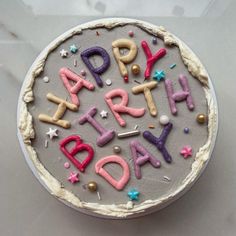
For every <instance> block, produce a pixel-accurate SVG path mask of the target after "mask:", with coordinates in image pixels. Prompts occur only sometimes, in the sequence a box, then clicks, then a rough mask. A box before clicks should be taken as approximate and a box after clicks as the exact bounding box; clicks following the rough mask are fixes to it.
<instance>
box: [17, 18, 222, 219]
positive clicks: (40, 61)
mask: <svg viewBox="0 0 236 236" xmlns="http://www.w3.org/2000/svg"><path fill="white" fill-rule="evenodd" d="M18 128H19V129H18V130H19V132H18V134H19V140H20V143H21V147H22V150H23V152H24V155H25V157H26V160H27V162H28V164H29V166H30V168H31V170H32V171H33V173H34V174H35V176H36V177H37V178H38V179H39V180H40V182H41V183H42V184H43V185H44V186H45V187H46V188H47V189H48V191H49V192H50V193H51V194H52V195H53V196H55V197H56V198H58V199H59V200H61V201H63V202H64V203H65V204H67V205H69V206H71V207H73V208H75V209H78V210H79V211H81V212H84V213H87V214H91V215H95V216H99V217H106V218H132V217H138V216H141V215H145V214H148V213H151V212H153V211H156V210H159V209H161V208H163V207H165V206H167V205H168V204H170V203H171V202H173V201H174V200H176V199H178V198H179V197H180V196H181V195H183V193H184V192H186V191H187V190H188V189H189V188H190V187H191V186H192V185H193V183H194V182H195V181H196V180H197V178H198V177H199V176H200V174H201V173H202V171H203V169H204V168H205V166H206V164H207V162H208V160H209V158H210V155H211V151H212V149H213V146H214V142H215V137H216V132H217V105H216V100H215V96H214V91H213V88H212V84H211V82H210V79H209V77H208V74H207V72H206V70H205V68H204V67H203V65H202V64H201V62H200V60H199V59H198V58H197V57H196V55H195V54H194V53H193V52H192V51H191V50H190V49H189V48H188V47H187V46H186V45H185V44H184V43H183V42H182V41H181V40H180V39H178V38H177V37H176V36H174V35H173V34H171V33H170V32H168V31H166V30H165V28H164V27H158V26H155V25H152V24H149V23H146V22H143V21H139V20H132V19H101V20H98V21H93V22H89V23H86V24H83V25H79V26H77V27H75V28H73V29H71V30H69V31H67V32H66V33H64V34H63V35H61V36H59V37H58V38H57V39H56V40H54V41H53V42H52V43H50V44H49V45H48V46H47V47H46V48H45V49H44V50H43V51H42V52H41V54H40V55H39V56H38V58H37V59H36V60H35V62H34V63H33V65H32V66H31V68H30V70H29V72H28V74H27V75H26V78H25V81H24V84H23V86H22V90H21V94H20V98H19V105H18Z"/></svg>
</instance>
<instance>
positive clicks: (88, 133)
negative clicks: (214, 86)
mask: <svg viewBox="0 0 236 236" xmlns="http://www.w3.org/2000/svg"><path fill="white" fill-rule="evenodd" d="M130 30H132V31H133V32H134V37H133V38H132V40H133V41H134V42H135V43H136V44H137V46H138V55H137V57H136V59H135V61H134V62H133V63H135V64H139V65H140V67H141V73H140V75H138V76H133V75H132V73H131V71H130V68H131V65H132V64H129V65H127V68H128V71H129V77H130V78H129V81H130V82H129V83H127V84H125V83H124V82H123V79H122V77H121V75H120V72H119V69H118V65H117V63H116V61H115V59H114V56H113V53H112V46H111V44H112V42H113V41H114V40H116V39H119V38H130V37H129V36H128V31H130ZM96 31H99V36H97V35H96ZM152 37H153V36H152V35H150V34H148V33H147V32H145V31H144V30H142V29H141V28H139V27H136V26H134V25H127V26H119V27H116V28H114V29H112V30H108V29H105V28H99V29H97V30H91V29H87V30H84V31H83V32H82V34H80V35H74V36H72V37H71V38H69V39H67V40H66V41H65V42H64V43H62V44H61V45H59V46H58V47H57V48H56V49H55V50H54V51H53V52H51V53H50V54H49V56H48V58H47V60H46V63H45V67H44V70H43V72H42V73H41V74H40V75H39V76H38V77H37V78H36V80H35V84H34V87H33V92H34V95H35V100H34V102H33V103H31V104H29V111H30V113H31V114H32V116H33V121H34V129H35V134H36V136H35V139H34V140H33V141H32V146H33V147H34V148H35V150H36V152H37V154H38V158H39V160H40V162H41V163H42V164H43V165H44V166H45V167H46V169H47V170H48V171H49V172H50V173H51V174H52V175H53V176H54V177H55V178H56V179H57V180H59V181H60V182H61V183H62V185H63V186H64V187H65V188H66V189H68V190H70V191H72V192H73V193H74V194H75V195H77V196H78V197H79V198H80V200H82V201H85V202H92V203H99V204H120V203H127V201H128V200H129V199H128V197H127V192H128V191H129V190H130V189H131V188H136V189H137V190H138V191H139V192H140V197H139V201H138V202H137V203H141V202H143V201H145V200H148V199H157V198H160V197H163V196H165V195H168V194H170V193H171V192H172V191H173V190H174V189H175V188H177V187H178V186H180V185H181V183H182V182H183V180H184V179H185V178H186V176H187V175H188V173H189V172H190V170H191V165H192V163H193V161H194V156H195V154H196V153H197V152H198V150H199V148H200V147H201V146H203V145H204V144H205V142H206V140H207V136H208V133H207V132H208V131H207V126H206V125H199V124H198V123H197V122H196V116H197V114H198V113H204V114H207V102H206V98H205V94H204V91H203V89H202V85H201V84H200V82H199V81H198V80H196V79H195V78H194V77H193V76H192V75H191V74H190V73H189V72H188V70H187V68H186V67H185V66H184V64H183V62H182V59H181V57H180V54H179V49H178V48H177V47H175V46H172V47H169V46H166V45H164V44H163V41H162V40H161V39H158V43H157V44H156V45H154V44H152ZM142 40H146V41H147V42H148V44H149V46H150V48H151V51H152V52H153V53H154V52H156V51H157V50H158V49H160V48H161V47H164V48H166V50H167V54H166V55H165V56H164V57H163V58H162V59H160V60H159V61H158V62H157V63H155V65H154V67H153V69H152V74H153V73H154V71H155V70H156V69H158V70H164V71H165V73H166V78H168V79H171V80H172V81H173V85H174V89H175V91H177V90H180V89H181V87H180V84H179V82H178V76H179V74H184V75H186V76H187V78H188V82H189V86H190V88H191V93H192V96H193V100H194V103H195V109H194V111H189V110H188V108H187V106H186V102H185V101H184V102H180V103H178V104H177V108H178V115H177V116H173V115H172V114H171V112H170V108H169V104H168V100H167V94H166V91H165V87H164V82H160V83H158V86H157V88H155V89H153V90H152V95H153V98H154V101H155V104H156V106H157V109H158V116H157V117H155V118H154V117H152V116H151V115H150V114H149V112H148V109H147V104H146V101H145V98H144V95H143V94H138V95H134V94H132V92H131V89H132V87H134V86H137V85H138V84H137V83H136V82H135V81H134V80H137V81H139V82H140V83H143V80H144V77H143V73H144V70H145V63H146V57H145V54H144V52H143V49H142V48H141V41H142ZM72 44H75V45H77V46H78V47H79V51H78V52H77V53H76V54H71V53H69V56H68V57H67V58H61V56H60V54H59V52H60V50H61V49H65V50H68V51H69V46H70V45H72ZM91 46H100V47H103V48H104V49H105V50H106V51H107V52H108V53H109V55H110V59H111V64H110V67H109V69H108V70H107V71H106V72H105V73H103V74H102V76H101V77H102V80H103V81H104V82H105V80H106V79H110V80H111V81H112V85H111V86H106V84H105V83H104V86H103V88H100V87H98V86H97V85H96V83H95V80H94V78H93V76H92V75H91V74H90V72H89V71H88V69H87V68H86V66H85V64H84V63H83V61H82V60H81V58H80V53H81V52H82V51H84V50H85V49H87V48H89V47H91ZM123 53H126V50H123ZM74 59H76V60H77V66H76V67H75V66H74V65H73V64H74ZM91 62H92V63H93V64H94V65H97V66H98V65H100V64H101V63H102V61H101V58H100V57H98V56H94V57H92V58H91ZM173 63H176V67H175V68H173V69H170V65H171V64H173ZM62 67H68V68H70V69H71V70H72V71H74V72H76V73H78V74H79V73H80V71H81V70H82V69H83V70H86V71H87V75H86V80H88V81H90V82H92V83H93V84H94V85H95V90H94V91H88V90H87V89H85V88H84V89H82V90H81V91H80V92H79V94H78V97H79V100H80V107H79V111H78V112H72V111H69V110H67V112H66V114H65V115H64V117H63V119H66V120H69V121H71V123H72V126H71V128H70V129H63V128H61V127H58V126H55V125H52V124H47V123H43V122H41V121H39V120H38V115H39V114H41V113H44V114H48V115H53V113H54V112H55V110H56V108H57V105H56V104H54V103H52V102H49V101H48V100H47V98H46V95H47V93H49V92H51V93H53V94H54V95H56V96H58V97H61V98H63V99H67V100H68V101H70V99H69V94H68V91H67V90H66V88H65V87H64V85H63V83H62V80H61V79H60V76H59V70H60V68H62ZM44 76H47V77H48V78H49V83H45V82H44V81H43V78H44ZM115 88H123V89H125V90H126V91H127V92H128V94H129V104H128V105H129V106H131V107H136V108H141V107H144V108H146V109H147V110H146V113H145V115H144V116H143V117H141V118H134V117H131V116H129V115H122V117H123V118H124V119H125V120H126V122H127V125H126V127H125V128H122V127H120V126H119V124H118V123H117V121H116V120H115V118H114V116H113V115H112V113H111V112H110V110H109V108H108V106H107V105H106V103H105V101H104V95H105V94H106V93H107V92H108V91H110V90H112V89H115ZM117 102H118V100H117ZM92 106H95V107H96V108H97V109H98V113H97V114H96V116H95V118H96V119H97V120H98V121H99V122H100V123H101V124H102V125H103V126H104V127H106V128H108V129H110V128H113V129H114V130H115V131H116V133H118V132H122V131H128V130H132V129H134V126H135V125H138V127H139V130H140V131H141V133H142V132H143V131H145V130H149V128H148V126H149V125H154V126H155V129H150V131H151V132H152V133H153V134H154V135H155V136H159V135H160V133H161V131H162V129H163V126H161V125H160V123H159V122H158V120H159V118H160V116H161V115H167V116H168V117H169V118H170V120H171V122H172V123H173V129H172V131H171V133H170V134H169V136H168V138H167V142H166V147H167V149H168V151H169V153H170V154H171V156H172V158H173V162H172V163H171V164H168V163H166V162H165V161H164V159H163V157H162V155H161V153H160V152H159V151H158V150H157V149H156V147H154V145H152V144H150V143H148V142H147V141H146V140H145V139H144V138H143V137H142V135H139V136H136V137H130V138H125V139H122V140H121V139H118V138H117V137H115V138H114V139H113V140H112V141H111V142H109V143H108V144H107V145H105V146H104V147H98V146H97V145H96V138H97V136H98V133H97V131H96V130H95V129H94V128H93V127H92V126H91V125H89V124H88V123H86V124H84V125H80V124H79V123H78V118H79V117H80V116H81V115H82V114H84V113H85V112H86V111H87V110H88V109H89V108H90V107H92ZM101 110H106V111H108V118H107V119H102V118H101V117H100V115H99V113H100V112H101ZM49 127H52V128H58V130H59V132H58V134H59V137H58V138H55V139H53V140H49V144H48V147H47V148H45V140H46V139H48V137H47V135H46V132H47V131H48V129H49ZM184 127H188V128H189V129H190V132H189V134H185V133H184V132H183V129H184ZM72 134H77V135H79V136H81V137H82V139H83V140H84V142H85V143H88V144H90V145H91V146H92V147H93V149H94V151H95V155H94V159H93V161H92V162H91V163H90V164H89V166H88V167H87V168H86V171H85V173H79V178H80V182H78V183H77V184H74V185H73V184H71V183H70V182H69V181H68V180H67V178H68V175H69V173H70V172H71V171H76V172H78V170H77V169H76V168H75V167H74V166H73V165H72V163H71V167H70V168H69V169H65V168H64V163H65V162H66V161H68V159H67V158H66V156H64V154H63V153H62V152H61V151H60V149H59V141H60V140H61V139H63V138H65V137H67V136H69V135H72ZM133 139H137V140H139V142H140V143H142V144H143V145H144V146H145V147H146V148H147V149H148V150H149V151H150V152H151V153H152V154H153V155H154V156H155V157H156V158H157V159H159V160H160V161H161V164H162V166H161V168H159V169H156V168H153V167H152V166H151V165H150V164H148V163H147V164H145V165H144V166H143V167H142V168H141V169H142V170H141V171H142V178H141V179H140V180H138V179H136V177H135V175H134V166H133V162H132V159H131V151H130V148H129V142H130V141H131V140H133ZM114 145H119V146H120V147H121V149H122V151H121V153H120V154H119V155H120V156H122V157H123V158H124V159H125V160H126V161H127V162H128V163H129V167H130V171H131V178H130V180H129V182H128V184H127V185H126V187H125V188H124V189H123V190H122V191H117V190H116V189H115V188H113V187H112V186H111V185H110V184H109V183H108V182H107V181H106V180H104V179H103V178H102V177H101V176H99V175H97V174H96V173H95V169H94V166H95V164H96V162H97V161H98V160H99V159H101V158H102V157H105V156H108V155H112V154H113V146H114ZM185 145H190V146H191V147H192V148H193V157H191V158H188V159H184V158H183V157H182V156H181V155H180V150H181V148H182V147H183V146H185ZM85 156H86V153H85V154H84V153H80V154H79V155H78V157H77V158H78V159H79V160H83V158H84V157H85ZM105 169H106V170H107V171H108V172H109V173H110V174H111V175H112V176H114V177H115V178H119V176H121V175H122V173H121V172H122V171H121V168H120V167H119V166H118V165H117V164H109V165H107V166H106V167H105ZM165 176H167V177H168V178H169V179H170V181H168V180H166V179H165ZM89 181H96V182H97V184H98V191H99V193H100V196H101V199H100V200H99V199H98V196H97V194H96V193H91V192H89V191H88V190H87V189H86V188H84V187H83V186H84V185H86V184H87V183H88V182H89Z"/></svg>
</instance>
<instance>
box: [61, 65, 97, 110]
mask: <svg viewBox="0 0 236 236" xmlns="http://www.w3.org/2000/svg"><path fill="white" fill-rule="evenodd" d="M59 74H60V77H61V79H62V81H63V84H64V86H65V87H66V89H67V90H68V92H69V94H70V98H71V101H72V103H74V104H75V105H77V106H79V99H78V96H77V93H78V92H79V91H80V90H81V89H82V88H83V87H85V88H87V89H88V90H93V89H94V85H93V84H92V83H90V82H89V81H87V80H85V79H83V78H81V77H80V76H79V75H77V74H75V73H74V72H73V71H71V70H70V69H68V68H65V67H63V68H61V69H60V72H59ZM69 80H72V81H74V82H75V84H74V85H73V86H72V85H71V84H70V82H69Z"/></svg>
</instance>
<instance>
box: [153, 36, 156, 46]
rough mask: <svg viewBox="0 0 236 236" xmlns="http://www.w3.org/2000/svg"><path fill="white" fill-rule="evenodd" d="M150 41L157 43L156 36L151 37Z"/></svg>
mask: <svg viewBox="0 0 236 236" xmlns="http://www.w3.org/2000/svg"><path fill="white" fill-rule="evenodd" d="M152 43H153V44H154V45H156V44H157V38H155V37H153V38H152Z"/></svg>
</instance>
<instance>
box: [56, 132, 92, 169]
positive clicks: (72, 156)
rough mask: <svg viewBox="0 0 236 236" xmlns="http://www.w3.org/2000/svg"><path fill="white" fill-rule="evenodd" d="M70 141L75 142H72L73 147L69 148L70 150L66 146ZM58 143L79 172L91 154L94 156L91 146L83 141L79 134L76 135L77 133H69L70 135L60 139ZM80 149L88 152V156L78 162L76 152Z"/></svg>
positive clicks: (84, 166)
mask: <svg viewBox="0 0 236 236" xmlns="http://www.w3.org/2000/svg"><path fill="white" fill-rule="evenodd" d="M70 142H75V144H74V147H73V148H71V150H68V149H67V148H66V145H67V144H68V143H70ZM59 145H60V150H61V151H62V152H63V153H64V154H65V156H66V157H67V158H68V159H69V160H70V161H71V162H72V163H73V164H74V165H75V167H76V168H77V169H79V170H80V171H81V172H84V170H85V168H86V166H87V165H88V164H89V163H90V161H92V159H93V156H94V151H93V148H92V147H91V146H90V145H88V144H86V143H83V141H82V140H81V138H80V136H78V135H71V136H68V137H66V138H64V139H62V140H61V141H60V143H59ZM81 151H87V152H88V156H87V157H86V158H85V159H84V160H83V161H82V162H80V161H78V160H77V159H76V154H77V153H79V152H81Z"/></svg>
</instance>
